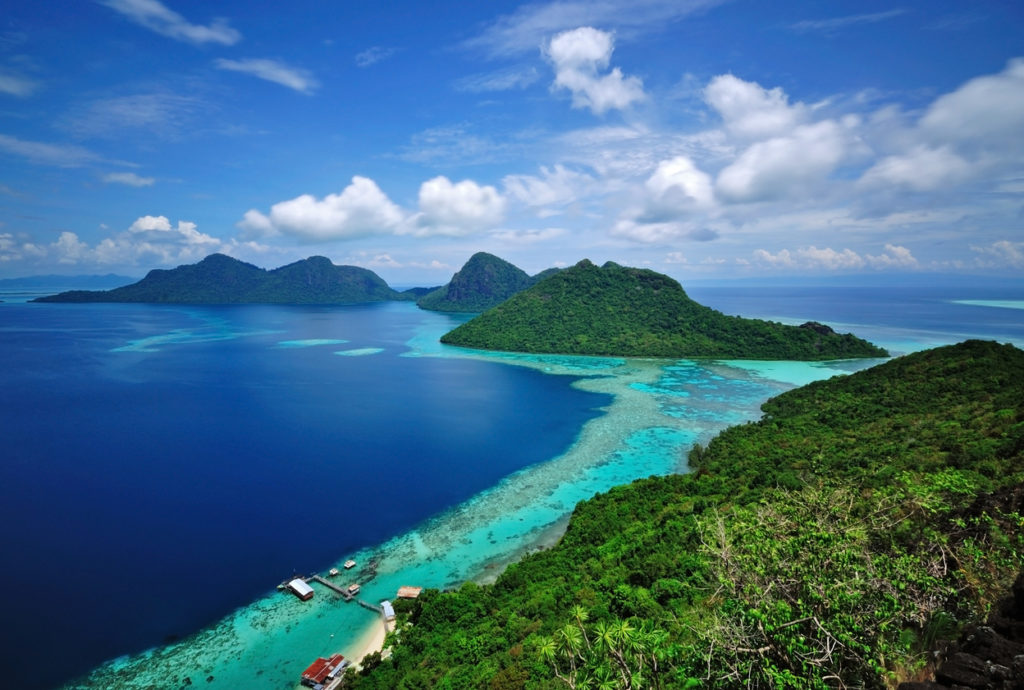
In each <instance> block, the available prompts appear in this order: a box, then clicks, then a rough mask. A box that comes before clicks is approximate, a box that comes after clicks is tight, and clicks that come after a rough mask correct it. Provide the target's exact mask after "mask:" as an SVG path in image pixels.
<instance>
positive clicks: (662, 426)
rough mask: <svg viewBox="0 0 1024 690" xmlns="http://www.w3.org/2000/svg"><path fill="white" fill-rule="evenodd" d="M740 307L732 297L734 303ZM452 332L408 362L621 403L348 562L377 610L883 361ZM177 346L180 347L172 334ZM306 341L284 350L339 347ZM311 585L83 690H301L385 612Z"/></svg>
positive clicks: (525, 545) (491, 564) (412, 353)
mask: <svg viewBox="0 0 1024 690" xmlns="http://www.w3.org/2000/svg"><path fill="white" fill-rule="evenodd" d="M743 297H744V299H757V298H758V297H760V295H758V294H750V295H744V296H743ZM729 298H731V297H730V295H724V296H722V299H723V300H724V302H725V303H727V302H728V299H729ZM947 303H949V302H947ZM714 306H716V307H719V308H722V307H721V306H720V305H714ZM748 306H749V305H748ZM985 306H986V307H993V306H994V305H985ZM777 307H778V304H777V303H772V304H770V305H765V306H764V309H763V311H762V313H758V312H757V311H756V310H751V309H749V308H748V309H745V310H743V311H744V313H745V314H746V315H748V316H760V317H767V316H770V315H771V314H775V313H779V312H776V311H775V309H776V308H777ZM963 308H968V307H967V306H964V307H963ZM976 308H979V309H980V308H982V306H977V307H976ZM723 310H725V309H724V308H723ZM768 310H771V311H768ZM997 311H1001V312H1004V313H1005V312H1007V311H1008V310H1006V309H999V310H997ZM727 313H735V312H728V311H727ZM813 315H814V314H813V312H812V316H813ZM459 318H461V317H459ZM803 318H804V317H803V316H802V315H794V314H792V313H784V312H783V313H782V316H780V317H778V318H777V320H786V321H789V322H800V321H801V320H802V319H803ZM817 318H818V320H822V321H825V320H826V319H825V318H823V317H821V316H817ZM453 320H454V321H457V320H458V318H456V319H453ZM829 323H830V325H832V326H833V327H835V328H836V329H837V330H840V331H853V332H855V333H856V334H857V335H860V336H862V337H865V338H868V339H870V340H872V341H874V342H876V343H878V344H880V345H882V346H883V347H886V348H888V349H889V350H890V351H892V352H893V353H894V354H900V353H906V352H914V351H918V350H921V349H925V348H928V347H933V346H937V345H942V344H948V343H952V342H957V341H959V340H961V339H963V337H970V336H972V335H979V333H978V329H976V328H974V327H973V326H970V325H968V326H964V325H962V324H961V325H960V326H957V325H955V324H957V323H958V322H956V321H955V320H952V319H948V320H946V321H945V323H946V327H945V328H937V327H935V325H934V324H932V323H915V322H914V321H913V320H912V318H910V317H907V316H906V315H904V316H903V317H901V318H900V319H899V320H898V321H897V320H895V319H894V320H893V321H891V322H886V320H885V319H875V320H873V321H868V320H867V319H866V318H860V317H857V315H856V314H851V316H850V318H849V320H848V321H839V322H829ZM450 325H451V324H450V323H448V322H439V321H437V320H433V319H424V321H423V322H422V323H420V324H419V325H417V326H416V328H415V329H414V331H413V332H412V333H410V334H409V336H408V339H407V340H406V341H405V347H406V352H404V353H403V356H406V357H439V358H452V357H454V358H470V359H481V360H486V361H490V362H502V363H505V364H507V365H510V366H520V367H530V368H533V369H536V370H538V371H543V372H546V373H549V374H552V375H567V376H573V377H576V378H577V380H576V382H575V383H574V386H576V387H578V388H580V389H583V390H586V391H592V392H597V393H604V394H608V395H610V396H611V400H612V402H611V403H610V404H609V405H608V406H607V407H606V408H605V409H604V411H603V414H602V415H601V416H599V417H597V418H594V419H592V420H591V421H589V422H587V423H586V424H585V425H584V426H583V428H582V429H581V430H580V432H579V435H578V437H577V439H576V441H575V442H574V443H573V444H572V446H571V447H570V448H569V449H568V450H567V451H566V452H565V453H563V454H562V455H560V456H558V457H555V458H552V459H550V460H549V461H547V462H542V463H539V464H536V465H533V466H531V467H528V468H526V469H524V470H521V471H519V472H516V473H514V474H512V475H510V476H507V477H505V478H504V479H502V480H501V481H500V482H499V483H498V484H497V485H495V486H493V487H491V488H489V489H487V490H485V491H483V492H481V493H479V494H477V495H475V496H474V497H473V498H471V499H470V500H468V501H465V502H462V503H460V504H459V505H457V506H454V507H452V508H450V509H448V510H447V511H445V512H443V513H441V514H439V515H436V516H434V517H433V518H431V519H429V520H427V521H426V522H424V523H422V524H421V525H419V526H418V527H416V528H415V529H412V530H410V531H407V532H405V533H403V534H401V535H399V536H398V537H395V538H394V539H391V540H389V541H387V542H386V543H383V544H380V545H376V546H374V547H372V548H366V549H362V550H358V551H356V552H353V553H339V554H337V558H338V563H337V565H338V567H340V564H341V563H342V562H344V561H345V560H346V559H348V558H354V559H355V560H356V561H357V562H358V565H357V567H356V568H354V569H353V570H351V571H346V572H343V574H342V576H340V578H339V579H340V580H341V582H342V584H346V583H348V582H350V581H357V582H359V583H361V585H362V591H361V594H360V597H361V598H362V599H364V600H366V601H369V602H377V601H379V600H381V599H390V598H393V597H394V596H395V593H396V591H397V589H398V588H399V587H400V586H403V585H413V586H420V587H438V588H449V587H456V586H458V585H459V584H460V583H462V582H464V581H466V580H470V579H475V580H478V581H489V580H492V579H493V578H494V577H496V576H497V574H498V573H500V571H501V569H502V568H503V567H504V566H505V565H506V564H507V563H509V562H511V561H513V560H515V559H516V558H518V557H520V556H521V555H523V554H524V553H528V552H530V551H532V550H534V549H538V548H545V547H546V546H547V545H549V544H551V543H553V541H554V540H556V539H557V538H558V536H559V535H560V534H561V531H562V529H564V525H565V523H566V520H567V518H568V516H569V514H570V513H571V511H572V508H573V506H574V505H575V504H576V503H577V502H578V501H580V500H584V499H586V498H589V497H591V496H593V495H594V494H595V493H598V492H602V491H606V490H608V489H609V488H611V487H613V486H615V485H618V484H622V483H625V482H629V481H631V480H633V479H636V478H640V477H646V476H649V475H659V474H667V473H671V472H678V471H685V469H686V467H685V457H686V453H687V451H688V450H689V448H690V447H691V446H692V445H693V443H695V442H699V443H707V442H708V441H709V440H710V439H711V438H712V437H713V436H714V435H715V434H717V433H718V432H719V431H720V430H721V429H723V428H724V427H726V426H729V425H733V424H737V423H743V422H745V421H748V420H752V419H756V418H757V417H758V416H759V414H760V412H759V407H760V405H761V403H762V402H763V401H764V400H766V399H767V398H769V397H771V396H773V395H776V394H777V393H779V392H782V391H785V390H788V389H790V388H792V387H794V386H799V385H803V384H805V383H808V382H811V381H815V380H819V379H823V378H828V377H831V376H835V375H841V374H845V373H850V372H853V371H857V370H859V369H862V368H864V367H866V366H870V365H872V364H875V363H877V362H878V361H879V360H867V361H865V360H857V361H840V362H828V363H815V362H812V363H804V362H751V361H711V362H693V361H666V360H643V359H621V358H599V357H559V356H550V355H542V356H536V355H522V354H509V353H487V352H480V351H471V350H461V349H457V348H448V347H445V346H442V345H440V344H439V342H438V337H439V336H440V335H441V334H442V332H444V330H446V329H447V328H449V327H450ZM993 331H994V332H996V333H1009V334H1010V335H1009V336H1008V337H1002V338H1000V339H1002V340H1009V341H1012V342H1017V343H1018V344H1020V341H1021V340H1022V338H1020V337H1019V334H1020V328H1019V326H1018V325H1017V324H1016V323H1015V322H1013V321H1003V322H1000V323H997V324H994V325H991V326H990V328H989V330H988V331H983V332H982V333H980V334H981V335H988V333H989V332H993ZM168 337H170V338H172V339H173V334H172V335H171V336H168ZM162 342H164V341H160V340H159V339H157V340H148V341H147V342H144V343H138V344H136V346H138V347H158V346H159V345H160V344H161V343H162ZM302 342H303V344H302V345H283V344H282V346H285V347H289V346H291V347H315V346H318V345H321V344H322V345H327V344H328V343H326V342H323V343H321V342H319V341H315V340H309V341H302ZM371 350H373V348H353V349H351V350H347V351H346V350H341V351H338V354H345V353H349V355H352V354H356V355H369V354H372V352H371ZM524 404H529V403H528V401H525V402H524ZM524 432H527V433H528V430H524ZM381 502H382V507H386V505H387V497H386V496H382V497H381ZM313 586H314V589H316V590H317V595H316V596H315V597H314V599H313V600H312V601H310V602H300V601H298V600H297V599H296V598H295V597H293V596H290V595H284V594H279V593H276V592H270V593H268V594H267V596H265V597H263V598H260V599H259V600H257V601H255V602H253V603H252V604H250V605H248V606H245V607H242V608H240V609H238V610H237V611H236V612H235V613H233V614H232V615H230V616H228V617H226V618H224V619H223V620H221V621H220V622H219V623H217V624H216V625H214V626H211V627H209V628H207V629H205V630H203V631H201V632H199V633H198V634H196V635H194V636H192V637H189V638H187V639H185V640H182V641H180V642H176V643H173V644H170V645H167V646H163V647H160V648H157V649H154V650H150V651H149V652H146V653H145V654H142V655H136V656H133V657H130V658H122V659H118V660H116V661H113V662H110V663H108V664H106V665H104V666H103V667H101V668H99V669H97V670H96V671H95V672H94V673H93V674H92V675H91V676H90V677H89V678H87V679H84V680H83V681H82V682H81V683H78V684H75V685H74V686H73V687H81V688H109V687H116V688H128V689H134V688H147V687H178V686H180V685H184V684H186V679H187V681H188V682H190V683H191V684H192V685H193V686H200V687H209V688H239V687H246V688H251V687H256V688H281V689H282V690H283V689H284V688H294V687H295V686H296V679H297V678H298V676H299V674H300V673H301V671H302V670H303V669H304V668H305V667H306V666H307V665H308V664H309V663H310V662H311V661H312V660H313V659H314V658H315V657H317V656H325V655H328V654H330V653H334V652H341V653H342V654H346V655H352V654H354V653H355V652H356V651H358V648H359V645H360V640H361V638H362V637H363V636H364V634H365V632H366V631H367V629H369V628H371V627H373V626H376V625H380V623H379V619H378V618H377V616H376V615H375V614H374V613H372V612H370V611H368V610H366V609H363V608H361V607H359V606H357V605H356V604H352V603H348V604H347V603H344V602H342V601H340V600H339V599H338V598H336V597H335V596H333V595H332V594H330V593H329V592H328V591H327V590H326V589H324V588H323V587H321V586H319V585H316V584H314V585H313Z"/></svg>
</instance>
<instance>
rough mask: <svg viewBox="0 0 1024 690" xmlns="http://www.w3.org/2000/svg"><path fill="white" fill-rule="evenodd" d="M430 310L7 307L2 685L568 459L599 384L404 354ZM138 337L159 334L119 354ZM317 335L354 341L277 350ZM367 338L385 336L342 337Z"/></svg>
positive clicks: (232, 598) (176, 625)
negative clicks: (513, 476) (518, 474)
mask: <svg viewBox="0 0 1024 690" xmlns="http://www.w3.org/2000/svg"><path fill="white" fill-rule="evenodd" d="M424 320H427V321H431V320H435V321H436V320H443V321H447V320H449V317H446V316H442V315H437V314H430V313H425V312H421V311H419V310H417V309H416V308H415V307H413V306H412V305H408V304H385V305H374V306H360V307H344V308H303V307H271V306H245V307H220V308H194V307H166V306H164V307H153V306H140V305H28V304H24V305H2V309H0V361H2V362H3V372H4V374H3V385H2V387H0V438H2V439H3V442H2V443H3V445H2V448H3V450H2V453H3V462H2V464H0V487H2V488H0V494H2V496H0V553H3V554H4V569H3V582H4V585H5V587H4V597H3V600H4V606H3V614H2V616H0V617H2V618H3V621H4V624H3V625H2V626H0V650H2V651H0V658H2V660H3V663H2V664H0V665H2V668H3V675H4V682H5V683H7V682H10V683H12V685H11V686H10V687H45V686H47V685H49V684H53V683H57V682H60V681H61V680H66V679H68V678H70V677H72V676H74V675H76V674H78V673H81V672H84V671H87V670H88V669H89V668H91V667H93V666H95V665H97V664H98V663H100V662H102V661H104V660H105V659H108V658H111V657H114V656H118V655H120V654H124V653H128V652H132V651H138V650H141V649H144V648H146V647H149V646H152V645H154V644H157V643H160V642H162V641H163V640H164V639H165V638H167V637H168V636H172V635H174V636H179V635H180V636H183V635H186V634H188V633H191V632H193V631H194V630H197V629H198V628H200V627H201V626H203V625H204V624H206V623H209V622H211V621H213V620H215V619H217V618H219V617H220V616H222V615H224V614H225V613H227V612H229V611H231V610H233V609H234V608H236V607H238V606H240V605H243V604H245V603H248V602H249V601H251V600H253V599H254V598H256V597H257V596H258V595H260V594H261V593H263V592H265V591H267V590H268V589H272V588H273V586H274V585H276V584H277V583H278V582H279V581H281V579H282V578H284V577H285V576H287V575H290V574H292V573H293V572H294V571H299V572H309V571H313V570H322V569H324V568H325V567H326V565H327V564H329V563H331V562H333V561H335V560H336V559H337V558H339V557H343V556H344V554H346V553H348V552H350V551H354V550H355V549H356V548H357V547H361V546H365V545H369V544H375V543H379V542H381V541H384V540H385V539H387V538H389V537H391V536H393V535H395V534H397V533H399V532H402V531H405V530H407V529H409V528H410V527H412V526H413V525H415V524H417V523H419V522H420V521H422V520H423V519H424V518H426V517H428V516H430V515H431V514H434V513H437V512H438V511H441V510H443V509H445V508H447V507H449V506H451V505H453V504H456V503H458V502H460V501H462V500H465V499H466V498H468V497H470V496H472V495H473V494H475V493H477V492H479V491H480V490H482V489H484V488H487V487H489V486H491V485H493V484H495V483H497V481H498V480H499V479H500V478H502V477H504V476H506V475H508V474H509V473H511V472H513V471H515V470H517V469H519V468H522V467H524V466H526V465H529V464H532V463H535V462H539V461H543V460H547V459H550V458H552V457H555V456H557V455H559V454H560V453H562V452H563V451H564V450H565V449H566V448H567V447H568V446H569V445H570V444H571V443H572V442H573V441H574V440H575V438H576V435H577V433H578V432H579V430H580V428H581V427H582V425H583V423H584V422H585V421H586V420H588V419H590V418H592V417H594V416H595V415H597V414H599V410H598V409H597V408H599V407H601V406H603V405H605V404H606V403H607V402H608V399H607V397H606V396H603V395H596V394H592V393H585V392H582V391H579V390H576V389H573V388H571V387H570V383H571V379H569V378H567V377H555V376H547V375H544V374H541V373H539V372H536V371H533V370H529V369H525V368H520V367H511V366H506V365H501V364H493V363H488V362H480V361H473V360H469V359H456V358H428V357H401V356H399V355H400V354H402V353H403V352H406V351H407V348H406V347H405V342H406V341H407V340H408V339H409V338H410V337H411V336H412V335H413V333H414V332H415V329H416V328H417V327H418V326H419V325H422V324H423V322H424ZM154 337H155V338H154ZM144 338H151V340H149V341H146V342H143V343H137V344H136V345H135V347H136V348H139V347H141V348H143V349H148V350H154V351H131V350H129V351H115V350H117V349H118V348H124V347H125V346H126V345H129V346H130V345H131V343H132V342H133V341H138V340H140V339H144ZM313 338H316V339H336V340H346V341H348V342H345V343H340V344H326V345H317V346H313V347H284V348H282V347H279V346H278V343H279V342H280V341H292V340H301V339H313ZM363 348H379V349H381V350H382V351H380V352H377V353H375V354H366V355H362V356H338V355H336V354H334V353H335V352H336V351H339V350H360V349H363ZM524 431H528V433H524ZM55 653H59V656H60V659H61V661H60V662H58V663H53V661H52V660H51V659H52V658H53V657H51V655H53V654H55Z"/></svg>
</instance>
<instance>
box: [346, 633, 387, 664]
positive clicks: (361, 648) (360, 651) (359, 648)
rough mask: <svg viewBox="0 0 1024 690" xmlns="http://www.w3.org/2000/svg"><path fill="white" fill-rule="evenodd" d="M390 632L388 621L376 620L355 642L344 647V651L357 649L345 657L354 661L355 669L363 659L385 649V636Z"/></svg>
mask: <svg viewBox="0 0 1024 690" xmlns="http://www.w3.org/2000/svg"><path fill="white" fill-rule="evenodd" d="M388 632H390V631H389V630H388V629H387V623H385V622H383V621H381V620H375V621H374V622H373V623H372V624H371V625H370V626H369V627H367V628H366V630H364V631H363V634H362V635H360V636H359V637H358V638H356V641H355V642H354V643H350V644H349V645H348V646H346V647H343V648H342V650H343V651H347V650H351V649H355V650H356V651H355V652H351V653H350V654H346V655H345V658H346V659H348V660H349V661H350V662H352V669H353V671H354V669H355V668H356V667H358V666H360V665H361V664H362V661H363V659H365V658H366V657H367V656H369V655H370V654H373V653H374V652H382V651H384V638H385V637H386V636H387V633H388Z"/></svg>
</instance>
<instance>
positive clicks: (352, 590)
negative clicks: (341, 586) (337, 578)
mask: <svg viewBox="0 0 1024 690" xmlns="http://www.w3.org/2000/svg"><path fill="white" fill-rule="evenodd" d="M348 593H349V594H359V585H357V584H355V583H353V584H351V585H349V586H348Z"/></svg>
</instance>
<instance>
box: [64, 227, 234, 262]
mask: <svg viewBox="0 0 1024 690" xmlns="http://www.w3.org/2000/svg"><path fill="white" fill-rule="evenodd" d="M228 246H229V245H226V244H225V243H224V242H222V241H221V240H219V239H217V238H216V237H212V236H210V235H207V234H205V233H202V232H199V230H198V228H197V226H196V224H195V223H192V222H189V221H178V223H177V225H172V224H171V222H170V220H168V219H167V217H166V216H141V217H140V218H138V219H136V220H135V222H134V223H132V224H131V226H130V227H129V228H128V229H127V230H125V231H123V232H119V233H116V234H114V235H112V236H110V237H107V238H105V239H103V240H101V241H100V242H99V243H97V244H96V245H95V246H90V245H89V244H88V243H86V242H84V241H82V240H81V239H80V238H79V237H78V235H77V234H76V233H74V232H69V231H64V232H62V233H60V236H59V237H58V238H57V241H56V242H53V243H51V244H49V245H47V246H46V247H45V249H44V251H45V253H46V255H47V256H48V257H49V258H51V259H55V260H56V261H57V262H58V263H62V264H82V265H103V266H110V265H120V266H135V265H147V266H148V265H152V264H158V265H172V264H181V263H189V262H194V261H198V260H200V259H202V258H203V257H205V256H207V255H208V254H212V253H213V252H218V251H224V250H225V249H226V248H228Z"/></svg>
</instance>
